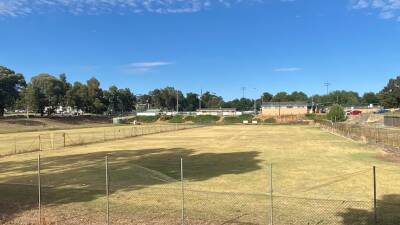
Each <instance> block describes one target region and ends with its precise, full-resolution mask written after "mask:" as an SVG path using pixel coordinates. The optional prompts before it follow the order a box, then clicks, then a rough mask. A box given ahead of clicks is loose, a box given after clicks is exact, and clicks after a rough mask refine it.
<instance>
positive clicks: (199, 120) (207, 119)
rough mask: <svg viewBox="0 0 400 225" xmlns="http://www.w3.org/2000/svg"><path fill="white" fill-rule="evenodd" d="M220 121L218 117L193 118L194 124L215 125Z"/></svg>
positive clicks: (203, 116) (202, 116)
mask: <svg viewBox="0 0 400 225" xmlns="http://www.w3.org/2000/svg"><path fill="white" fill-rule="evenodd" d="M219 119H220V117H219V116H212V115H201V116H195V117H194V118H193V122H194V123H215V122H217V121H218V120H219Z"/></svg>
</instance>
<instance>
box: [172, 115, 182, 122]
mask: <svg viewBox="0 0 400 225" xmlns="http://www.w3.org/2000/svg"><path fill="white" fill-rule="evenodd" d="M168 122H170V123H184V122H185V119H184V117H183V116H180V115H177V116H174V117H172V118H171V119H170V120H168Z"/></svg>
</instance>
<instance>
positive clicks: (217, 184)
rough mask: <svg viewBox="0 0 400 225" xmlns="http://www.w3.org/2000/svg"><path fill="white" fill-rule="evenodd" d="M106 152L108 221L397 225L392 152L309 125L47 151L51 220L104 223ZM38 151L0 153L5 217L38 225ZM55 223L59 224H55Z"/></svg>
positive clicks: (204, 131) (218, 129) (398, 183)
mask: <svg viewBox="0 0 400 225" xmlns="http://www.w3.org/2000/svg"><path fill="white" fill-rule="evenodd" d="M108 153H109V154H110V156H109V173H110V182H111V183H110V193H111V195H110V212H111V221H112V224H174V223H179V218H180V213H181V210H180V208H181V190H180V188H181V186H180V185H181V184H180V182H179V180H180V158H183V164H184V177H185V204H186V208H185V214H186V220H187V223H188V224H267V223H268V220H269V217H270V216H271V214H270V209H271V201H270V196H269V195H267V193H268V192H269V187H268V186H269V179H270V177H269V175H268V173H269V171H268V164H269V163H272V164H273V173H272V174H273V177H272V180H273V189H274V197H273V213H274V214H273V217H274V221H275V223H274V224H373V223H372V222H371V218H372V215H373V214H372V199H373V185H372V184H373V179H372V166H374V165H375V166H377V181H378V184H377V190H378V199H379V200H378V212H379V214H378V215H379V218H380V220H381V221H380V222H381V223H380V224H400V222H399V221H400V220H399V217H398V216H397V214H398V213H397V212H398V210H399V209H400V207H399V206H398V204H400V203H399V202H400V197H399V193H400V173H399V172H400V166H399V165H398V163H397V161H398V158H397V157H396V156H392V155H388V154H385V153H383V152H382V151H381V150H380V149H378V148H375V147H371V146H366V145H363V144H361V143H356V142H353V141H351V140H348V139H344V138H342V137H338V136H335V135H332V134H329V133H327V132H324V131H321V130H320V129H319V128H317V127H312V126H239V125H238V126H235V125H232V126H210V127H205V128H197V129H192V130H183V131H177V132H169V133H161V134H154V135H149V136H142V137H135V138H131V139H124V140H119V141H112V142H106V143H98V144H92V145H85V146H77V147H69V148H64V149H62V150H55V151H43V152H41V160H42V164H41V172H42V176H41V179H42V180H41V182H42V185H43V190H42V203H43V205H44V209H43V212H42V215H43V218H44V220H45V222H47V223H48V224H105V214H104V213H105V174H104V170H105V166H104V156H105V155H106V154H108ZM36 160H37V153H28V154H23V155H15V156H10V157H5V158H0V204H1V205H0V208H2V209H4V210H1V211H0V218H2V220H3V223H4V224H34V223H35V222H36V221H37V219H36V217H35V216H36V214H37V204H36V201H37V194H36V192H37V187H36V186H35V184H36V183H37V177H36V164H37V161H36ZM57 221H58V222H57Z"/></svg>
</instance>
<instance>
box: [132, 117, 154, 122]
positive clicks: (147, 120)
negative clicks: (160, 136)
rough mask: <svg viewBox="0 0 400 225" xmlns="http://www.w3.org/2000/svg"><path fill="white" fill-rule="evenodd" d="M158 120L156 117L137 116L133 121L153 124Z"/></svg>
mask: <svg viewBox="0 0 400 225" xmlns="http://www.w3.org/2000/svg"><path fill="white" fill-rule="evenodd" d="M158 118H159V117H158V116H137V117H136V118H135V120H136V121H138V122H142V123H154V122H156V121H157V120H158Z"/></svg>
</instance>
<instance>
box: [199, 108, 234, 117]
mask: <svg viewBox="0 0 400 225" xmlns="http://www.w3.org/2000/svg"><path fill="white" fill-rule="evenodd" d="M196 115H198V116H201V115H212V116H240V115H242V113H241V112H238V111H236V109H233V108H220V109H198V110H197V111H196Z"/></svg>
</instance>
